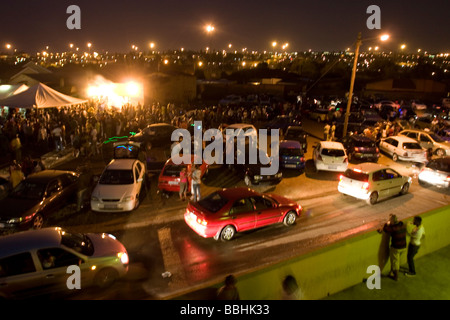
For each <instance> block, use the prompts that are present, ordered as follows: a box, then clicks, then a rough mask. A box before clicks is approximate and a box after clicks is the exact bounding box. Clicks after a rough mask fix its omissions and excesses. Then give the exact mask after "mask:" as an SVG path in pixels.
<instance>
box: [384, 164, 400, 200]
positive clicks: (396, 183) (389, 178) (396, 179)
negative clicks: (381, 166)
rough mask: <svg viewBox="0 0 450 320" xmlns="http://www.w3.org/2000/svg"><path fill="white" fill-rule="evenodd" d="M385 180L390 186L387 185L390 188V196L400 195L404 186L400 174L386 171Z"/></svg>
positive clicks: (391, 170)
mask: <svg viewBox="0 0 450 320" xmlns="http://www.w3.org/2000/svg"><path fill="white" fill-rule="evenodd" d="M385 179H386V182H388V183H389V184H387V183H386V185H388V186H389V194H388V195H389V196H394V195H396V194H399V193H400V191H401V189H402V186H403V179H402V175H401V174H399V173H398V172H397V171H395V170H393V169H390V168H389V169H386V170H385Z"/></svg>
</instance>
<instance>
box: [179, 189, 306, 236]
mask: <svg viewBox="0 0 450 320" xmlns="http://www.w3.org/2000/svg"><path fill="white" fill-rule="evenodd" d="M301 211H302V207H301V206H300V205H299V204H297V203H296V202H294V201H292V200H289V199H287V198H285V197H282V196H279V195H275V194H266V193H264V194H261V193H258V192H256V191H254V190H252V189H248V188H231V189H223V190H220V191H216V192H214V193H212V194H210V195H209V196H207V197H205V198H203V199H202V200H200V201H198V202H189V204H188V206H187V209H186V212H185V214H184V220H185V221H186V223H187V224H188V226H189V227H191V228H192V229H193V230H194V231H195V232H196V233H198V234H199V235H200V236H202V237H204V238H214V239H215V240H219V239H220V240H222V241H228V240H231V239H232V238H233V237H234V236H235V234H236V232H241V231H246V230H251V229H256V228H260V227H264V226H267V225H271V224H275V223H284V224H285V225H286V226H291V225H293V224H294V223H295V221H296V219H297V217H299V216H300V213H301Z"/></svg>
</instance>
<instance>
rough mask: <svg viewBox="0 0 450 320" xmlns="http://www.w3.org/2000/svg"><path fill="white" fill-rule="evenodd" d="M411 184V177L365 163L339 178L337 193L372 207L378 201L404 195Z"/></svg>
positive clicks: (382, 166)
mask: <svg viewBox="0 0 450 320" xmlns="http://www.w3.org/2000/svg"><path fill="white" fill-rule="evenodd" d="M411 183H412V179H411V177H407V176H402V175H401V174H400V173H398V172H397V171H395V170H394V169H391V168H389V167H388V166H385V165H381V164H377V163H372V162H366V163H361V164H359V165H357V166H355V167H354V168H352V169H348V170H347V171H345V173H344V174H343V175H341V176H340V179H339V184H338V191H339V192H340V193H343V194H345V195H349V196H352V197H355V198H357V199H361V200H365V201H366V202H367V203H368V204H371V205H373V204H375V203H376V202H377V201H378V200H379V199H382V198H388V197H392V196H395V195H398V194H406V193H407V192H408V190H409V187H410V186H411Z"/></svg>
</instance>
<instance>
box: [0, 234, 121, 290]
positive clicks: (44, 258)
mask: <svg viewBox="0 0 450 320" xmlns="http://www.w3.org/2000/svg"><path fill="white" fill-rule="evenodd" d="M0 248H1V251H0V284H1V285H0V299H24V298H31V297H36V296H44V295H51V294H58V295H61V294H63V295H64V294H70V293H72V292H74V290H75V289H74V288H69V286H68V283H71V284H76V281H70V279H69V277H70V276H71V275H72V274H75V273H74V272H73V271H72V272H69V270H68V268H69V267H70V266H74V267H79V270H80V279H79V280H80V281H79V284H80V288H81V289H84V288H87V287H91V286H98V287H101V288H104V287H107V286H109V285H111V284H112V283H113V282H114V281H115V280H117V279H119V278H121V277H123V276H125V275H126V274H127V272H128V263H129V260H128V253H127V250H126V249H125V247H124V246H123V245H122V243H120V242H119V241H118V240H116V238H115V237H114V236H112V235H110V234H106V233H102V234H94V233H87V234H77V233H69V232H66V231H64V230H63V229H61V228H59V227H54V228H43V229H39V230H29V231H23V232H18V233H14V234H11V235H7V236H3V237H0Z"/></svg>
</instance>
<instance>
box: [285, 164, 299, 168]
mask: <svg viewBox="0 0 450 320" xmlns="http://www.w3.org/2000/svg"><path fill="white" fill-rule="evenodd" d="M284 166H285V167H286V168H297V166H296V165H295V164H286V165H284Z"/></svg>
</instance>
